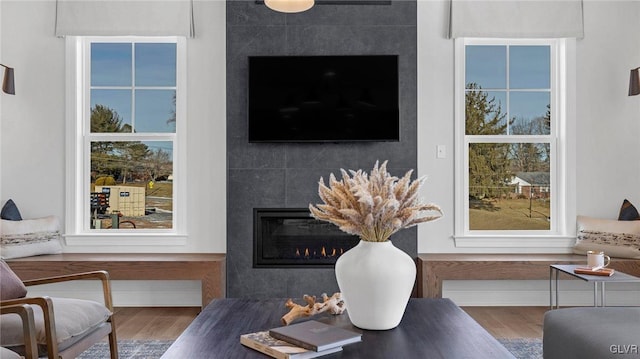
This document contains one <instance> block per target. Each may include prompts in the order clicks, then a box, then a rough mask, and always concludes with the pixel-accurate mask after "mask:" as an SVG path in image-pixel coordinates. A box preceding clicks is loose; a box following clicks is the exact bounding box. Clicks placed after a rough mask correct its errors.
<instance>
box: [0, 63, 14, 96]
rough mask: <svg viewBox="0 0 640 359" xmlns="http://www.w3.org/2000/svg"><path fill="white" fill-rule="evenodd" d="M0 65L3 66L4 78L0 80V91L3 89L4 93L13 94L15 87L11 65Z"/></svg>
mask: <svg viewBox="0 0 640 359" xmlns="http://www.w3.org/2000/svg"><path fill="white" fill-rule="evenodd" d="M0 66H2V67H4V79H3V80H2V91H4V93H8V94H9V95H15V94H16V88H15V84H14V82H13V67H9V66H7V65H3V64H0Z"/></svg>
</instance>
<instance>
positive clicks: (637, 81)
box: [629, 67, 640, 96]
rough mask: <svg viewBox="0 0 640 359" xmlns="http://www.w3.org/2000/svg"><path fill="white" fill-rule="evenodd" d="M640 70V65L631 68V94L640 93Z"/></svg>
mask: <svg viewBox="0 0 640 359" xmlns="http://www.w3.org/2000/svg"><path fill="white" fill-rule="evenodd" d="M638 70H640V67H636V68H635V69H633V70H631V76H630V78H629V96H635V95H640V73H639V72H638Z"/></svg>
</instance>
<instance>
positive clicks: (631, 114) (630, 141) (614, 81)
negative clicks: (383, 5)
mask: <svg viewBox="0 0 640 359" xmlns="http://www.w3.org/2000/svg"><path fill="white" fill-rule="evenodd" d="M195 6H196V11H195V21H196V33H197V35H196V38H194V39H190V40H189V41H188V51H189V54H188V65H189V70H188V72H189V78H188V91H189V92H188V98H189V100H188V121H189V124H188V128H189V133H188V141H189V159H188V160H189V162H188V181H189V196H188V208H189V220H188V228H189V229H188V232H189V240H188V244H187V245H185V246H180V247H162V248H160V247H150V248H149V247H147V248H137V247H133V248H132V247H126V248H122V247H109V248H101V247H75V248H66V250H67V251H78V252H83V251H109V252H125V251H138V252H144V251H154V252H165V251H166V252H225V251H226V231H225V227H226V216H227V214H226V202H225V201H226V188H225V186H226V143H225V131H226V129H225V118H226V112H225V103H226V94H225V88H226V85H225V9H224V2H223V1H196V3H195ZM584 9H585V12H584V18H585V38H584V39H582V40H578V42H577V48H576V50H577V56H576V58H577V64H576V69H577V106H578V108H577V110H576V112H577V138H578V140H577V144H576V146H577V153H578V154H577V173H576V182H577V192H578V200H577V212H578V213H579V214H584V215H590V216H598V217H605V218H615V217H616V215H617V211H618V209H619V207H620V204H621V203H622V200H623V199H624V198H628V199H629V200H630V201H632V202H633V203H635V204H637V205H640V192H639V191H638V190H637V188H638V187H637V185H636V184H637V179H638V178H640V161H638V159H637V158H636V152H637V149H638V145H639V142H640V139H639V138H640V97H627V96H626V91H627V84H628V76H629V70H630V69H631V68H633V67H637V66H640V32H638V31H637V19H638V18H640V2H635V1H591V0H586V1H585V4H584ZM54 11H55V2H54V1H19V0H2V1H0V55H1V57H0V61H2V63H5V64H7V65H10V66H14V67H15V68H16V91H17V95H15V96H8V95H4V94H2V95H0V96H1V98H0V101H1V102H0V105H1V107H0V164H1V166H0V200H1V201H2V202H4V201H5V200H6V199H8V198H13V199H14V200H15V201H16V202H17V204H18V206H19V208H20V210H21V212H22V214H23V216H24V217H26V218H33V217H39V216H44V215H48V214H56V215H59V216H60V217H61V218H62V217H64V207H63V203H64V198H65V197H64V196H65V194H64V188H65V187H64V180H65V168H64V164H65V162H64V146H65V145H64V144H65V133H64V127H65V125H64V124H65V121H64V116H65V114H64V89H63V86H64V85H63V84H64V78H65V77H64V76H65V74H64V40H63V39H59V38H56V37H54V36H53V28H54ZM448 11H449V5H448V2H447V1H435V0H428V1H427V0H419V2H418V24H419V25H418V44H417V46H418V62H419V63H418V94H419V95H418V98H419V100H418V101H419V102H418V121H419V148H418V161H419V168H418V169H419V174H420V175H423V174H424V175H428V176H429V180H428V182H427V189H426V191H425V197H426V198H427V199H428V200H429V201H433V202H435V203H438V204H440V205H441V206H442V207H443V209H444V212H445V216H444V218H442V219H441V220H439V221H436V222H432V223H428V224H424V225H421V227H420V229H419V238H418V252H421V253H425V252H454V253H455V252H462V250H460V249H457V248H455V246H454V244H453V240H452V238H451V236H452V235H453V228H454V218H453V212H454V207H453V200H454V187H453V183H454V181H453V180H454V166H453V164H454V158H453V155H454V153H453V148H454V133H453V128H454V117H453V63H454V61H453V59H454V58H453V56H454V53H453V49H454V48H453V41H452V40H449V39H446V36H445V34H446V30H447V26H448V24H447V22H448V13H449V12H448ZM439 144H443V145H446V148H447V158H446V159H436V156H435V149H436V145H439ZM543 282H544V281H542V282H540V283H537V284H536V282H535V281H533V283H528V284H526V287H524V289H523V288H517V287H511V286H510V285H509V282H506V285H507V286H506V287H505V282H504V281H503V282H498V283H494V282H488V283H484V282H480V283H479V282H471V283H466V282H465V283H463V284H464V285H463V286H462V287H460V286H457V285H456V284H455V283H449V284H447V285H445V295H448V294H451V295H453V298H454V300H455V299H456V298H458V300H459V301H460V302H461V303H466V304H469V303H467V302H466V301H467V299H465V298H470V297H472V296H470V295H469V294H470V293H474V291H493V289H492V288H495V290H496V291H498V292H499V293H501V294H496V296H498V295H499V296H502V295H503V294H504V292H508V291H510V290H512V289H513V290H512V291H513V292H520V293H522V292H523V290H526V289H527V288H529V287H530V286H533V288H537V289H535V291H536V293H537V295H538V296H540V298H543V299H542V300H544V298H548V297H547V296H545V295H543V292H544V291H545V288H546V285H544V283H543ZM194 285H195V284H193V283H191V284H186V286H187V287H185V284H175V283H170V282H169V283H162V284H160V283H152V284H148V283H145V284H140V283H136V282H127V283H118V284H117V286H118V288H122V291H121V293H118V291H116V305H133V304H136V303H135V301H136V300H135V299H126V298H138V294H135V293H137V292H136V291H142V293H144V294H143V295H140V296H139V297H140V298H148V299H146V300H147V302H144V303H139V304H146V303H149V302H152V303H154V305H171V304H192V303H198V300H199V299H198V295H199V294H198V288H197V285H195V287H194ZM452 285H453V286H452ZM447 286H448V287H449V288H450V291H449V292H450V293H448V292H447V290H448V289H447ZM140 287H144V288H143V289H139V288H140ZM158 287H161V288H158ZM132 291H133V292H134V294H131V293H132ZM180 291H184V292H188V294H186V295H185V297H184V298H182V299H180V298H179V297H180V296H178V295H175V297H176V298H174V299H168V302H166V303H164V302H163V303H157V302H156V301H155V300H157V299H151V298H154V295H153V293H156V292H157V293H158V295H157V297H162V296H166V297H171V296H170V295H165V294H166V293H174V294H175V293H178V292H180ZM149 293H151V295H150V294H149ZM485 293H486V292H485ZM587 295H588V294H587ZM515 297H516V298H518V294H516V296H515ZM636 297H637V296H636ZM118 298H122V300H121V301H120V302H119V299H118ZM483 298H485V297H483ZM512 298H513V297H512ZM483 300H484V299H482V301H483ZM479 301H481V300H479ZM492 303H497V302H495V301H494V302H492ZM471 304H473V303H471ZM544 304H545V303H540V305H544Z"/></svg>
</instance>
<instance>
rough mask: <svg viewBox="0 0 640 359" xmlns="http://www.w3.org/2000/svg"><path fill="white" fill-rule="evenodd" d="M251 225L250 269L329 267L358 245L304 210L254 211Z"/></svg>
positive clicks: (352, 238)
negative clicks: (251, 264)
mask: <svg viewBox="0 0 640 359" xmlns="http://www.w3.org/2000/svg"><path fill="white" fill-rule="evenodd" d="M253 221H254V223H253V244H254V248H253V267H254V268H268V267H276V268H282V267H333V265H334V264H335V263H336V260H337V259H338V257H340V255H341V254H342V253H344V252H346V251H347V250H349V249H351V248H353V247H355V245H356V244H358V242H359V241H360V239H359V238H358V237H357V236H354V235H350V234H347V233H345V232H342V231H341V230H340V229H338V227H337V226H335V225H334V224H331V223H328V222H324V221H319V220H317V219H315V218H313V217H311V214H310V213H309V210H308V209H307V208H256V209H254V211H253Z"/></svg>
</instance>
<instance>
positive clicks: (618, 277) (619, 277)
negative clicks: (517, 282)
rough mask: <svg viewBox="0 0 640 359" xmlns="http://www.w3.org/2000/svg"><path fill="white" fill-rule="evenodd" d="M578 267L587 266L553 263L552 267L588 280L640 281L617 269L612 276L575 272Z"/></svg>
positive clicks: (583, 265)
mask: <svg viewBox="0 0 640 359" xmlns="http://www.w3.org/2000/svg"><path fill="white" fill-rule="evenodd" d="M578 267H585V264H553V265H551V268H554V269H557V270H559V271H561V272H564V273H566V274H569V275H572V276H574V277H576V278H580V279H582V280H584V281H587V282H621V283H622V282H640V278H638V277H635V276H632V275H630V274H627V273H623V272H620V271H618V270H616V271H615V272H614V273H613V274H612V275H611V276H602V275H589V274H578V273H574V272H573V270H574V269H576V268H578Z"/></svg>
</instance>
